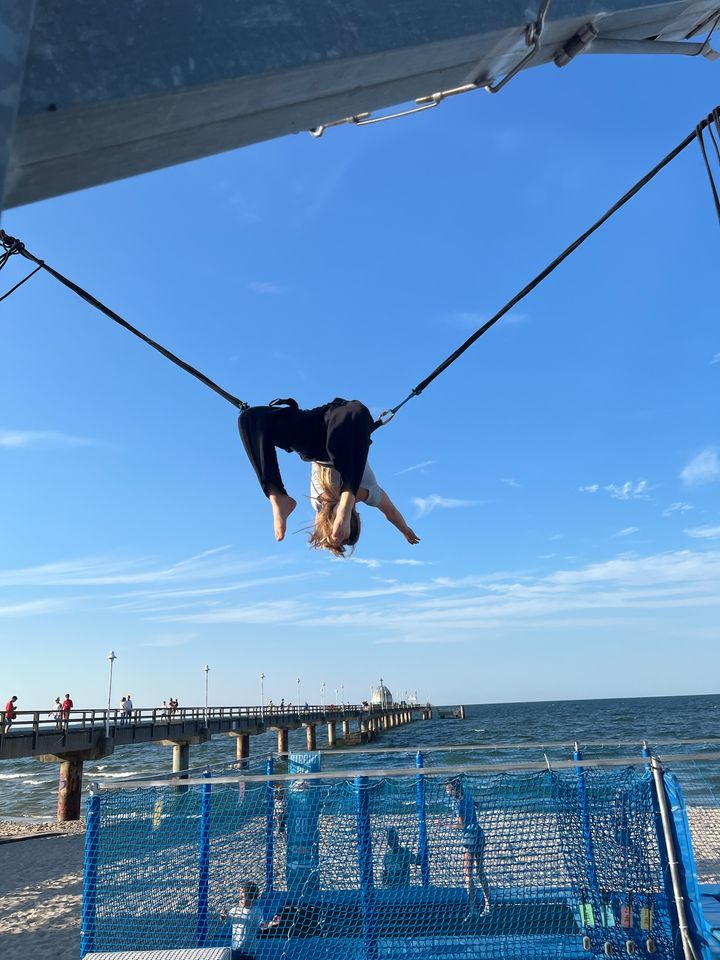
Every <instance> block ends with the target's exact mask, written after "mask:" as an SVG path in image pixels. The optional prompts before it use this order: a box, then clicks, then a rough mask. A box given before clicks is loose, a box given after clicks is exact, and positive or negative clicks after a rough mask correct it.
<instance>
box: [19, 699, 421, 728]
mask: <svg viewBox="0 0 720 960" xmlns="http://www.w3.org/2000/svg"><path fill="white" fill-rule="evenodd" d="M428 706H429V705H422V704H409V703H388V704H384V705H383V704H348V703H346V704H332V703H331V704H324V705H317V704H315V705H309V704H308V705H305V704H303V705H299V704H286V705H284V706H281V705H274V704H269V705H266V706H244V707H241V706H237V707H208V708H207V709H206V708H205V707H176V708H174V709H173V708H172V707H152V708H147V707H142V708H137V709H133V710H131V711H128V712H125V711H123V710H122V709H120V708H119V707H118V708H114V709H111V710H107V709H98V710H68V711H64V712H63V713H62V714H60V712H59V711H58V712H57V713H56V712H55V711H53V710H50V711H44V710H18V711H16V715H15V719H13V720H12V721H11V723H10V724H8V723H7V722H6V721H5V719H4V717H2V718H1V719H0V735H5V736H8V735H10V736H12V734H13V733H16V734H28V733H51V732H53V731H67V730H86V729H96V728H98V729H99V728H104V729H107V728H110V729H114V728H118V729H123V728H124V727H126V726H139V725H148V726H155V725H159V724H162V725H165V724H170V725H173V724H183V723H196V724H198V723H203V724H205V725H208V724H210V723H212V722H213V721H216V722H219V723H221V722H222V721H238V722H240V723H242V722H246V723H248V724H253V723H256V724H264V725H266V726H275V725H279V724H282V723H298V722H301V723H303V722H311V721H313V720H315V721H316V722H318V723H320V722H325V721H326V720H330V721H332V720H342V719H344V718H355V717H365V716H378V715H380V714H383V713H391V712H395V711H400V710H409V711H418V710H425V709H427V708H428Z"/></svg>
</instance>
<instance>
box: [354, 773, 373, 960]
mask: <svg viewBox="0 0 720 960" xmlns="http://www.w3.org/2000/svg"><path fill="white" fill-rule="evenodd" d="M355 794H356V804H357V806H356V814H357V840H358V869H359V873H360V906H361V909H362V918H363V939H364V941H365V960H377V956H378V945H377V930H376V929H375V885H374V881H373V856H372V833H371V827H370V797H369V795H368V779H367V777H355Z"/></svg>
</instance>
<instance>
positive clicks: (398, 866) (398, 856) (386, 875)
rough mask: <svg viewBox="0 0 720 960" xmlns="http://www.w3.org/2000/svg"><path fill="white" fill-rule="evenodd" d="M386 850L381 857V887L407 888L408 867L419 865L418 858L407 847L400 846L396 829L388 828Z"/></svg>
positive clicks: (408, 882)
mask: <svg viewBox="0 0 720 960" xmlns="http://www.w3.org/2000/svg"><path fill="white" fill-rule="evenodd" d="M387 846H388V848H387V850H386V852H385V855H384V856H383V866H382V885H383V886H384V887H409V886H410V867H411V866H417V865H418V864H419V863H420V857H419V856H418V855H417V854H416V853H413V852H412V850H410V849H409V847H403V846H401V845H400V834H399V833H398V831H397V828H396V827H388V830H387Z"/></svg>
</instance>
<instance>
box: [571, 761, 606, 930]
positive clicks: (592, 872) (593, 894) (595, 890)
mask: <svg viewBox="0 0 720 960" xmlns="http://www.w3.org/2000/svg"><path fill="white" fill-rule="evenodd" d="M573 760H574V761H575V762H576V763H577V762H578V761H580V760H582V753H581V752H580V747H579V745H578V744H577V743H576V744H575V749H574V750H573ZM575 772H576V774H577V781H578V804H579V806H580V817H581V820H582V830H583V840H584V843H585V856H586V857H587V875H588V884H589V886H590V890H589V895H590V903H591V904H592V910H593V913H594V916H593V918H592V919H591V918H590V917H581V919H582V921H583V926H594V924H595V922H596V921H595V917H600V915H601V911H602V903H601V899H602V898H601V896H600V887H599V884H598V878H597V867H596V864H595V850H594V848H593V841H592V831H591V827H590V809H589V806H588V798H587V789H586V783H585V769H584V767H581V766H577V767H575ZM581 912H582V909H581Z"/></svg>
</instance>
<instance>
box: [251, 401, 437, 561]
mask: <svg viewBox="0 0 720 960" xmlns="http://www.w3.org/2000/svg"><path fill="white" fill-rule="evenodd" d="M238 426H239V429H240V436H241V438H242V441H243V444H244V446H245V451H246V453H247V455H248V458H249V460H250V463H251V464H252V466H253V469H254V470H255V473H256V475H257V478H258V480H259V481H260V486H261V487H262V490H263V493H264V494H265V496H266V497H267V498H268V500H269V501H270V505H271V507H272V513H273V525H274V528H275V539H276V540H282V539H284V537H285V530H286V527H287V520H288V517H289V516H290V514H291V513H292V512H293V510H294V509H295V507H296V506H297V502H296V501H295V500H294V499H293V498H292V497H291V496H289V495H288V492H287V490H286V489H285V487H284V485H283V481H282V476H281V475H280V467H279V466H278V459H277V449H278V448H279V449H281V450H286V451H287V452H288V453H293V452H294V453H297V454H299V456H300V458H301V459H302V460H306V461H309V462H311V463H312V465H313V466H312V475H311V483H310V500H311V503H312V505H313V508H314V509H315V524H314V528H313V531H312V533H311V534H310V538H309V543H310V546H311V547H316V548H322V549H325V550H329V551H330V553H332V554H333V555H335V556H338V557H341V556H344V555H345V550H346V548H347V547H354V546H355V544H356V543H357V541H358V538H359V537H360V517H359V515H358V512H357V508H356V505H357V504H358V503H366V504H367V505H368V506H371V507H377V508H378V509H379V510H380V512H381V513H382V514H383V515H384V516H385V517H386V519H387V520H388V521H389V522H390V523H391V524H392V525H393V526H394V527H396V528H397V529H398V530H399V531H400V533H402V535H403V536H404V537H405V539H406V540H407V542H408V543H410V544H415V543H419V542H420V539H419V537H418V536H417V535H416V534H415V533H414V532H413V531H412V530H411V529H410V527H409V526H408V525H407V523H406V522H405V520H404V518H403V516H402V514H401V513H400V511H399V510H398V509H397V507H395V505H394V504H393V503H392V501H391V500H390V498H389V497H388V495H387V493H385V491H384V490H383V489H382V488H381V487H380V486H379V485H378V482H377V480H376V479H375V474H374V473H373V471H372V470H371V469H370V467H369V465H368V463H367V456H368V450H369V448H370V443H371V440H370V434H371V433H372V431H373V427H374V423H373V418H372V415H371V413H370V411H369V410H368V408H367V407H366V406H365V405H364V404H362V403H360V401H359V400H342V399H340V398H336V399H335V400H333V401H332V402H331V403H326V404H323V406H321V407H314V408H313V409H312V410H301V409H300V408H299V407H298V404H297V402H296V401H295V400H292V399H288V400H274V401H273V402H272V403H271V404H270V406H269V407H249V408H248V409H247V410H244V411H243V412H242V413H241V414H240V418H239V420H238Z"/></svg>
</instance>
